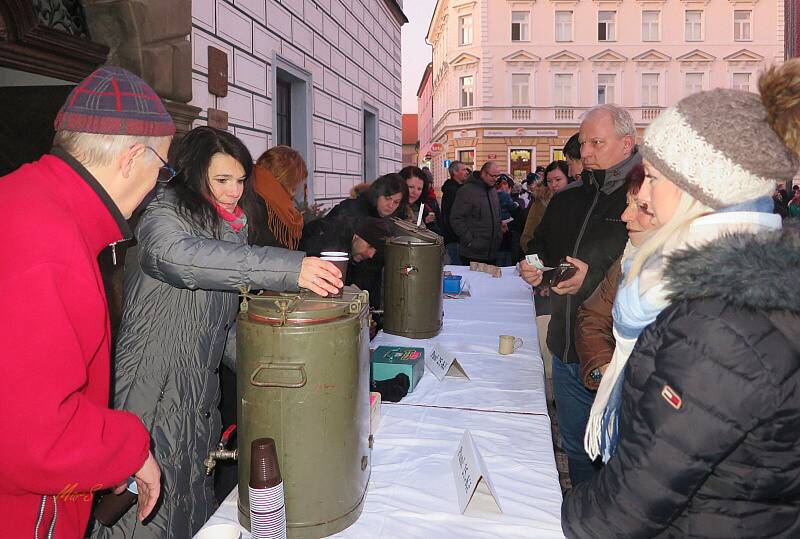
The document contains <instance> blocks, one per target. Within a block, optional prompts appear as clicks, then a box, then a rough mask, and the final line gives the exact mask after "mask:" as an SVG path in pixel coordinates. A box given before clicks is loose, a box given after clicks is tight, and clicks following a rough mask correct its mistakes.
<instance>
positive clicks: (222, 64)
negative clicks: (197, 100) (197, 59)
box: [208, 45, 228, 97]
mask: <svg viewBox="0 0 800 539" xmlns="http://www.w3.org/2000/svg"><path fill="white" fill-rule="evenodd" d="M208 91H209V92H211V93H212V94H214V95H215V96H217V97H225V96H226V95H228V55H227V54H226V53H225V51H223V50H221V49H218V48H216V47H212V46H210V45H209V47H208Z"/></svg>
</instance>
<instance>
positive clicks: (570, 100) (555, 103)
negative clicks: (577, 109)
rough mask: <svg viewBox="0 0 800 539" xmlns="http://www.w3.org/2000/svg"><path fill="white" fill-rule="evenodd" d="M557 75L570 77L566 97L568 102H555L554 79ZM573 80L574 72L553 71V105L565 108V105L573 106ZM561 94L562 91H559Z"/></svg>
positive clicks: (556, 78) (555, 87)
mask: <svg viewBox="0 0 800 539" xmlns="http://www.w3.org/2000/svg"><path fill="white" fill-rule="evenodd" d="M559 76H568V77H570V85H569V93H568V94H569V95H568V96H567V97H568V98H569V99H568V101H569V103H558V102H557V101H558V100H557V99H556V97H557V96H556V89H557V88H558V85H557V84H556V80H558V77H559ZM575 80H576V77H575V73H565V72H558V73H553V98H552V99H553V106H554V107H559V108H560V107H564V108H566V107H574V106H575V100H574V99H573V98H574V97H575ZM561 94H562V95H563V91H562V92H561Z"/></svg>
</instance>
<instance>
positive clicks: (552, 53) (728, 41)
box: [427, 0, 784, 179]
mask: <svg viewBox="0 0 800 539" xmlns="http://www.w3.org/2000/svg"><path fill="white" fill-rule="evenodd" d="M427 40H428V42H429V43H431V44H432V45H433V110H434V113H433V122H434V127H433V141H434V142H435V143H440V144H441V145H442V151H441V152H440V153H439V154H437V155H435V156H434V167H433V168H432V170H433V171H434V174H435V176H436V177H437V179H438V178H440V177H443V175H444V167H443V166H442V165H443V164H444V160H446V159H460V160H462V161H467V162H469V161H470V160H472V161H473V162H474V163H475V164H480V163H481V162H483V161H486V160H487V159H493V160H497V161H499V162H500V163H501V164H504V165H505V166H504V168H507V169H508V170H509V171H510V172H512V173H514V174H515V175H516V176H517V177H521V176H523V175H524V174H525V173H527V171H529V170H531V169H532V168H533V167H534V166H535V165H536V164H546V163H548V162H549V161H550V160H552V159H553V158H555V157H557V156H559V155H560V149H561V147H563V143H564V142H565V141H566V139H567V138H568V137H569V136H570V135H571V134H573V133H574V132H575V131H576V130H577V128H578V126H579V124H580V120H581V116H582V114H583V113H584V112H585V111H586V110H588V109H589V108H590V107H592V106H594V105H596V104H599V103H617V104H620V105H623V106H625V107H626V108H628V109H629V110H630V112H631V114H632V115H633V118H634V120H635V121H636V123H637V125H638V126H639V127H641V128H644V127H645V126H646V125H647V124H648V123H649V122H650V121H651V120H652V119H653V118H655V117H656V116H657V115H658V114H659V112H660V111H661V110H662V109H663V108H664V107H667V106H669V105H671V104H673V103H675V102H676V101H677V100H678V99H680V98H681V97H683V96H685V95H687V94H689V93H692V92H696V91H699V90H703V89H709V88H714V87H735V88H742V89H747V90H751V91H754V90H755V89H756V86H755V85H756V80H757V76H758V72H759V71H760V70H761V69H763V68H764V67H765V66H767V65H769V64H770V63H773V62H780V61H782V60H783V58H784V5H783V0H636V1H628V2H622V1H620V0H592V1H589V0H539V1H532V0H469V1H464V0H439V1H438V2H437V5H436V8H435V10H434V15H433V18H432V20H431V24H430V28H429V31H428V36H427Z"/></svg>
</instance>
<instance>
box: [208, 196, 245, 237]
mask: <svg viewBox="0 0 800 539" xmlns="http://www.w3.org/2000/svg"><path fill="white" fill-rule="evenodd" d="M209 200H211V199H209ZM211 204H213V205H214V209H215V210H217V215H219V216H220V217H222V218H223V219H224V220H225V221H227V222H228V223H229V224H230V225H231V228H232V229H233V231H234V232H239V231H240V230H241V229H242V228H243V227H244V225H245V223H247V219H245V215H244V211H243V210H242V208H240V207H239V206H236V209H235V210H233V213H231V212H229V211H228V210H226V209H225V208H223V207H222V206H220V205H219V204H218V203H217V201H216V200H211Z"/></svg>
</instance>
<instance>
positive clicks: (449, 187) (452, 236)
mask: <svg viewBox="0 0 800 539" xmlns="http://www.w3.org/2000/svg"><path fill="white" fill-rule="evenodd" d="M447 171H448V173H449V174H450V178H449V179H448V180H447V181H446V182H444V185H442V230H443V231H444V246H445V249H446V250H447V256H448V257H449V258H450V263H451V264H460V263H461V259H460V258H459V256H458V236H457V235H456V233H455V232H453V227H451V226H450V210H451V209H452V208H453V202H455V200H456V193H457V192H458V190H459V189H460V188H461V186H462V185H464V182H466V181H467V176H469V174H468V172H467V166H466V165H465V164H464V163H462V162H461V161H453V162H452V163H450V168H448V169H447Z"/></svg>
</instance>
